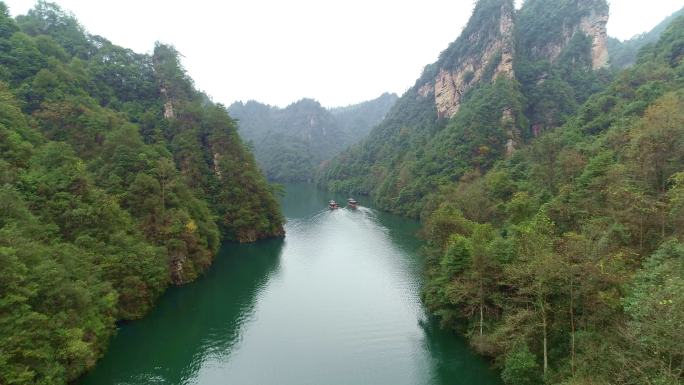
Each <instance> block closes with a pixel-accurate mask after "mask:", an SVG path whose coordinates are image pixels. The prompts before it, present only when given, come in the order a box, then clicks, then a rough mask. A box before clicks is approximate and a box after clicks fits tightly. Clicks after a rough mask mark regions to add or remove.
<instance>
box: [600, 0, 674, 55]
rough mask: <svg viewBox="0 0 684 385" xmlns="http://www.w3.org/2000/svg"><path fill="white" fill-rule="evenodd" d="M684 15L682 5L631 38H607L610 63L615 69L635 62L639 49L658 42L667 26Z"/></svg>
mask: <svg viewBox="0 0 684 385" xmlns="http://www.w3.org/2000/svg"><path fill="white" fill-rule="evenodd" d="M682 15H684V7H683V8H682V9H680V10H679V11H677V12H675V13H673V14H672V15H670V16H668V17H667V18H665V20H663V21H662V22H660V23H659V24H658V25H657V26H655V27H654V28H653V29H652V30H650V31H648V32H645V33H642V34H640V35H637V36H634V37H632V38H631V39H628V40H625V41H620V40H619V39H616V38H613V37H611V38H609V39H608V52H609V53H610V63H611V66H613V67H614V68H616V69H622V68H626V67H629V66H631V65H633V64H634V63H636V60H637V54H638V53H639V50H641V48H643V47H644V46H645V45H647V44H654V43H656V42H658V40H659V39H660V36H661V35H662V34H663V32H665V30H666V29H667V27H669V26H670V24H672V22H673V21H675V20H676V19H677V18H678V17H679V16H682Z"/></svg>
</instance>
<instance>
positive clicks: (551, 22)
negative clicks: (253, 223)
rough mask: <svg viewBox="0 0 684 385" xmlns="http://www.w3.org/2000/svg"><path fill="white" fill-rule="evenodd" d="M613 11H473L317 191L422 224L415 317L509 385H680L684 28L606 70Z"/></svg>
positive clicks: (532, 3) (496, 0) (558, 4)
mask: <svg viewBox="0 0 684 385" xmlns="http://www.w3.org/2000/svg"><path fill="white" fill-rule="evenodd" d="M608 11H609V9H608V5H607V3H606V2H604V1H583V0H582V1H580V0H563V1H558V0H553V1H552V0H527V1H525V2H524V3H523V6H522V8H521V9H520V10H519V11H515V10H514V8H513V4H512V2H509V1H505V0H480V1H478V2H477V3H476V5H475V8H474V11H473V15H472V17H471V20H470V21H469V23H468V24H467V26H466V27H465V29H464V30H463V32H462V34H461V36H460V37H459V38H458V39H457V40H456V41H455V42H454V43H452V44H451V45H450V46H449V47H448V48H447V50H445V51H444V52H442V54H441V55H440V57H439V59H438V61H437V62H436V63H434V64H431V65H429V66H427V67H426V68H425V70H424V72H423V74H422V76H421V77H420V78H419V79H418V81H417V82H416V83H415V85H414V87H412V88H411V89H410V90H408V91H407V92H406V94H404V95H403V96H402V97H401V98H400V99H399V101H398V102H397V104H396V105H395V107H394V108H393V109H392V110H391V111H390V113H389V114H388V116H387V117H386V118H385V120H384V121H383V122H382V123H380V124H379V125H378V126H377V127H376V128H375V129H373V131H372V132H371V133H370V135H369V137H368V138H367V139H366V140H364V141H363V142H361V143H359V144H357V145H354V146H352V148H350V149H349V150H347V151H345V152H343V153H342V154H340V155H339V156H338V157H336V158H335V159H333V160H332V161H331V162H330V164H329V165H328V166H327V167H326V168H325V169H324V170H322V171H321V173H320V174H319V182H320V183H321V184H322V185H323V186H326V187H328V188H331V189H334V190H340V191H347V192H351V193H357V194H370V195H371V197H372V198H373V199H374V200H375V201H376V202H378V204H379V205H380V207H382V208H384V209H388V210H391V211H394V212H397V213H402V214H405V215H410V216H414V217H420V218H421V220H422V223H423V229H422V231H421V234H422V235H423V237H424V238H425V240H426V242H427V245H426V247H425V254H426V282H425V286H424V289H423V297H422V299H423V302H424V304H425V305H426V307H427V308H428V310H429V312H430V313H431V314H432V315H433V316H434V317H435V318H436V319H437V320H439V322H440V323H441V324H442V326H443V327H445V328H448V329H449V330H453V331H456V332H458V333H459V334H461V335H463V336H465V337H466V338H467V339H468V341H469V342H470V343H471V345H472V347H473V348H474V349H475V350H477V351H478V352H480V353H481V354H483V355H486V356H488V357H490V358H491V359H492V363H493V365H495V366H496V367H497V368H498V369H500V373H501V377H502V380H503V382H504V383H506V384H511V385H518V384H535V385H536V384H539V385H541V384H620V385H636V384H646V383H659V384H668V385H678V384H681V383H682V382H683V381H684V355H683V354H682V349H681V346H683V345H684V339H683V335H682V333H681V332H680V330H681V328H682V327H683V326H684V295H682V293H683V289H684V231H683V229H684V227H683V226H682V224H683V223H682V218H684V205H683V202H684V112H683V111H684V16H683V17H679V18H676V19H674V20H672V21H671V22H670V23H669V26H668V27H667V28H666V30H664V31H663V32H662V34H661V36H660V38H659V40H658V41H657V42H655V43H653V44H648V45H645V46H644V47H643V48H642V49H641V51H640V52H639V53H638V55H636V62H635V63H634V65H633V66H632V67H630V68H627V69H624V70H621V71H617V70H615V71H612V70H608V69H607V66H608V65H609V57H608V37H607V35H606V29H605V26H606V22H607V20H608Z"/></svg>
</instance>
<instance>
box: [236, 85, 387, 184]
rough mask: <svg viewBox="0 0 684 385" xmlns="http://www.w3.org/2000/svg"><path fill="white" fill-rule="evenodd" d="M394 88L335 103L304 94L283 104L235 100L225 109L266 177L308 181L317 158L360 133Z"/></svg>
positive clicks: (383, 110) (383, 109)
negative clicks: (367, 97) (344, 103)
mask: <svg viewBox="0 0 684 385" xmlns="http://www.w3.org/2000/svg"><path fill="white" fill-rule="evenodd" d="M397 99H398V96H397V95H396V94H389V93H385V94H382V95H381V96H379V97H378V98H376V99H373V100H370V101H367V102H363V103H359V104H355V105H351V106H347V107H338V108H333V109H329V110H328V109H326V108H324V107H323V106H321V105H320V103H318V102H317V101H315V100H312V99H302V100H300V101H298V102H296V103H293V104H291V105H289V106H287V107H285V108H277V107H272V106H267V105H265V104H261V103H259V102H255V101H249V102H247V103H241V102H237V103H234V104H233V105H231V106H230V107H228V112H229V113H230V114H231V116H232V117H234V118H236V119H237V120H238V126H239V133H240V135H241V136H242V137H243V138H244V139H245V140H246V141H248V142H249V143H250V144H251V146H253V148H254V155H255V156H256V159H257V162H258V163H259V166H260V167H261V168H262V170H263V171H264V173H265V174H266V176H267V177H268V178H269V179H270V180H274V181H278V182H292V181H312V180H313V179H314V176H315V174H316V171H317V170H318V169H319V167H320V166H321V164H322V163H323V162H325V161H327V160H329V159H332V158H333V157H334V156H335V155H337V154H339V153H340V152H342V150H344V149H345V148H347V147H349V146H350V145H352V144H354V143H356V142H358V141H360V140H361V139H364V138H365V137H366V136H367V135H368V133H369V132H370V130H371V129H372V128H373V127H375V126H376V125H377V124H378V123H380V122H381V121H382V119H383V118H384V117H385V115H387V112H388V111H389V110H390V108H391V107H392V105H394V103H395V102H396V101H397Z"/></svg>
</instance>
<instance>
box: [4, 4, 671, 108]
mask: <svg viewBox="0 0 684 385" xmlns="http://www.w3.org/2000/svg"><path fill="white" fill-rule="evenodd" d="M4 1H5V3H6V4H7V5H8V6H9V7H10V11H11V12H12V14H13V15H15V16H16V15H18V14H24V13H26V11H27V10H28V9H29V8H30V7H31V6H32V5H33V4H34V3H35V1H34V0H4ZM517 1H518V2H520V1H521V0H517ZM56 2H57V3H58V4H59V5H60V6H62V7H63V8H65V9H68V10H70V11H72V12H73V13H74V14H75V15H76V17H77V18H78V19H79V21H80V22H81V24H83V25H84V26H85V28H86V29H87V30H88V31H89V32H90V33H92V34H97V35H102V36H104V37H105V38H107V39H109V40H111V41H112V42H114V43H115V44H118V45H121V46H124V47H127V48H131V49H133V50H135V51H136V52H141V53H143V52H150V51H151V49H152V47H153V45H154V42H155V41H157V40H159V41H162V42H165V43H170V44H173V45H175V46H176V48H177V49H178V50H179V51H180V52H181V53H182V54H183V55H184V56H185V58H184V60H183V62H184V65H185V67H186V69H187V70H188V72H189V74H190V76H192V78H193V79H194V80H195V83H196V85H197V86H198V87H199V88H200V89H202V90H204V91H205V92H207V93H208V94H209V95H211V96H212V97H213V99H214V100H215V101H217V102H221V103H224V104H226V105H229V104H231V103H232V102H234V101H236V100H243V101H247V100H250V99H254V100H258V101H261V102H265V103H268V104H272V105H279V106H285V105H287V104H290V103H291V102H294V101H296V100H298V99H301V98H302V97H310V98H314V99H317V100H319V101H320V102H321V103H322V104H323V105H324V106H327V107H334V106H342V105H348V104H352V103H356V102H360V101H363V100H368V99H372V98H375V97H376V96H379V95H380V94H381V93H383V92H385V91H390V92H396V93H398V94H402V93H403V92H404V91H406V90H407V89H408V88H409V87H411V86H412V85H413V83H414V81H415V80H416V79H417V78H418V77H419V76H420V73H421V71H422V69H423V67H424V66H425V65H427V64H430V63H432V62H434V61H435V60H436V59H437V56H438V55H439V53H440V52H441V51H442V50H444V49H445V48H446V47H447V46H448V44H449V43H450V42H452V41H453V40H455V39H456V38H457V37H458V35H459V33H460V31H461V29H462V28H463V26H464V25H465V23H466V22H467V21H468V17H469V16H470V13H471V11H472V7H473V4H474V1H473V0H420V1H402V0H399V1H398V0H393V1H392V0H344V1H341V0H332V1H331V0H289V1H288V0H242V1H235V0H224V1H216V0H193V1H180V0H110V1H103V0H56ZM610 2H611V21H610V23H609V25H608V33H609V34H610V35H611V36H615V37H617V38H620V39H627V38H629V37H631V36H633V35H636V34H639V33H642V32H645V31H647V30H650V29H651V28H652V27H654V26H655V25H656V24H658V23H659V22H660V21H661V20H662V19H664V18H665V17H666V16H668V15H670V14H671V13H673V12H675V11H676V10H678V9H679V8H681V7H682V6H683V5H684V4H683V3H682V0H649V1H644V0H612V1H610Z"/></svg>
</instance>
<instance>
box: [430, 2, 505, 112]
mask: <svg viewBox="0 0 684 385" xmlns="http://www.w3.org/2000/svg"><path fill="white" fill-rule="evenodd" d="M498 3H499V4H497V2H490V4H485V3H484V2H483V3H481V4H479V5H478V6H477V7H476V8H475V14H474V15H473V18H472V19H471V22H470V23H469V24H468V26H467V27H466V28H465V30H464V33H463V34H462V35H461V37H459V38H458V40H457V41H456V42H455V43H454V44H453V46H452V47H450V50H448V51H445V52H444V53H443V54H442V57H441V59H440V61H439V62H438V63H436V66H437V67H438V68H439V70H438V74H437V76H435V77H434V78H430V79H427V81H426V82H425V83H424V84H421V85H419V86H418V87H419V88H418V93H419V95H421V96H422V97H430V96H434V99H435V105H436V107H437V114H438V116H439V118H451V117H452V116H454V115H455V114H456V113H457V112H458V109H459V107H460V106H461V103H462V100H463V97H464V96H465V94H466V93H467V92H468V91H469V90H470V89H472V88H473V87H474V86H475V85H477V84H479V83H480V82H481V81H483V80H486V81H491V80H493V79H496V78H497V77H499V76H505V77H508V78H512V77H513V76H514V72H513V32H514V22H513V19H514V12H515V10H514V8H513V5H512V3H511V2H498ZM481 15H482V16H485V15H486V16H485V17H484V18H485V19H487V22H486V23H482V24H481V23H480V22H478V21H477V20H479V18H478V16H481ZM449 51H471V52H469V54H466V55H462V54H459V55H453V54H452V53H451V52H449Z"/></svg>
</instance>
